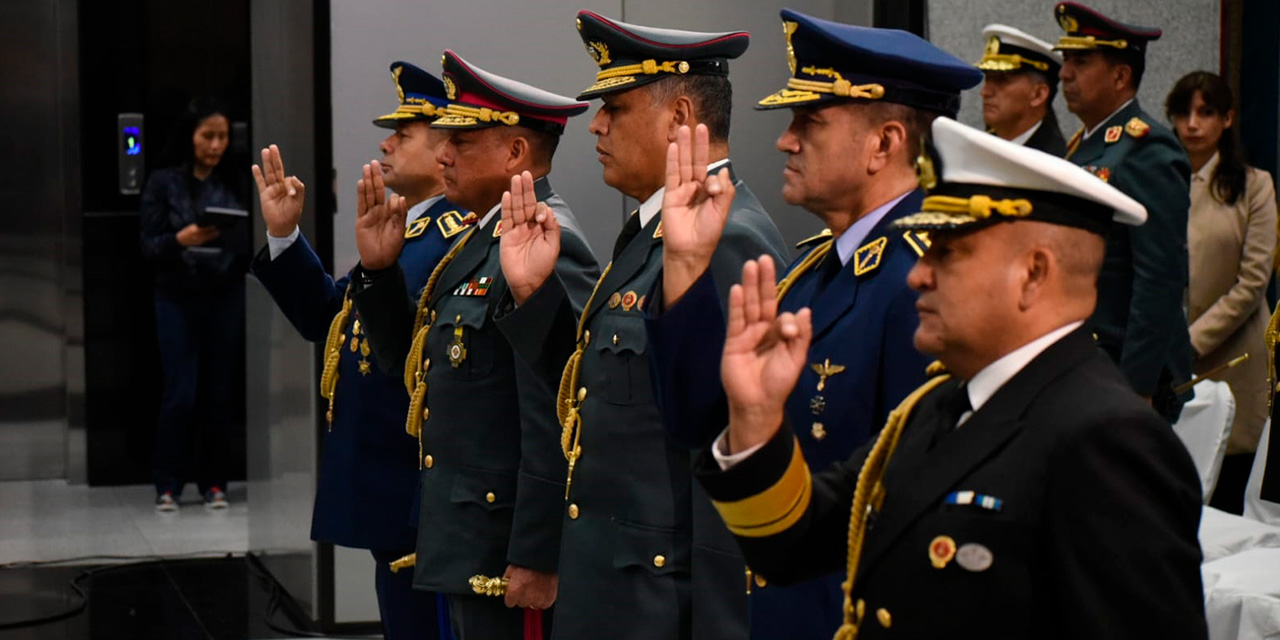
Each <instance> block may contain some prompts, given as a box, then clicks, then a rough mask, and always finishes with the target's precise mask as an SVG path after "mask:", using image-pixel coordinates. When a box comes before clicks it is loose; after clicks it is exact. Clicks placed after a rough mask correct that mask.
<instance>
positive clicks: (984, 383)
mask: <svg viewBox="0 0 1280 640" xmlns="http://www.w3.org/2000/svg"><path fill="white" fill-rule="evenodd" d="M1083 324H1084V322H1083V321H1081V320H1077V321H1075V322H1072V323H1070V324H1067V325H1065V326H1062V327H1058V328H1057V329H1054V330H1053V331H1050V332H1049V333H1046V334H1044V335H1042V336H1040V337H1039V338H1036V339H1035V340H1032V341H1031V342H1028V343H1026V344H1024V345H1022V346H1021V347H1018V348H1017V349H1014V350H1013V351H1010V352H1009V353H1006V354H1004V355H1003V356H1001V357H1000V359H999V360H996V361H995V362H992V363H991V364H989V365H987V366H985V367H983V368H982V370H981V371H979V372H978V373H977V374H975V375H974V376H973V379H972V380H970V381H969V382H968V384H966V385H965V390H966V391H967V392H968V393H969V406H971V407H973V409H972V410H971V411H966V412H964V413H963V414H961V415H960V419H959V420H958V421H957V422H956V428H959V427H960V425H963V424H964V423H965V422H967V421H968V420H969V418H970V417H971V416H973V413H974V412H975V411H977V410H979V409H981V408H982V405H984V404H986V403H987V401H988V400H990V399H991V396H994V395H995V394H996V392H997V391H999V390H1000V387H1003V386H1004V385H1005V383H1007V382H1009V380H1011V379H1012V378H1013V376H1015V375H1017V374H1018V372H1019V371H1022V370H1023V368H1025V367H1026V366H1027V365H1028V364H1030V363H1031V361H1032V360H1035V359H1036V356H1038V355H1040V354H1041V353H1043V352H1044V350H1045V349H1048V348H1049V346H1050V345H1052V344H1053V343H1055V342H1057V341H1059V340H1061V339H1062V338H1063V337H1064V336H1066V335H1067V334H1068V333H1071V332H1072V331H1075V330H1076V329H1077V328H1079V327H1080V326H1081V325H1083ZM728 436H729V430H728V429H725V430H724V431H723V432H722V433H721V434H720V437H718V438H716V441H715V444H714V445H712V447H711V455H712V457H714V458H715V459H716V464H718V465H720V470H721V471H724V470H727V469H729V468H730V467H732V466H733V465H735V464H738V463H739V462H742V461H743V460H746V459H747V458H748V457H750V456H751V454H753V453H755V452H756V451H758V450H760V447H763V446H764V445H765V443H763V442H761V443H760V444H757V445H756V446H754V447H750V448H748V449H746V450H745V451H740V452H738V453H734V454H730V453H727V451H728V450H729V446H728Z"/></svg>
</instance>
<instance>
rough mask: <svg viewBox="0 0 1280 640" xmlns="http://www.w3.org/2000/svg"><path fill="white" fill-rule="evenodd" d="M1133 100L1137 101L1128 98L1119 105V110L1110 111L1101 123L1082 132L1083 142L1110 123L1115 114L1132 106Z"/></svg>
mask: <svg viewBox="0 0 1280 640" xmlns="http://www.w3.org/2000/svg"><path fill="white" fill-rule="evenodd" d="M1134 100H1137V98H1129V99H1128V100H1126V101H1125V103H1124V104H1122V105H1120V108H1119V109H1116V110H1115V111H1112V112H1111V115H1109V116H1107V117H1105V118H1103V119H1102V122H1099V123H1098V124H1096V125H1094V127H1093V128H1092V129H1088V130H1086V131H1085V132H1084V139H1085V140H1088V139H1089V136H1091V135H1093V134H1095V133H1097V132H1098V129H1101V128H1102V127H1103V126H1105V125H1106V124H1107V123H1108V122H1111V119H1112V118H1114V117H1116V114H1117V113H1120V112H1121V111H1124V110H1125V109H1127V108H1129V105H1131V104H1133V101H1134Z"/></svg>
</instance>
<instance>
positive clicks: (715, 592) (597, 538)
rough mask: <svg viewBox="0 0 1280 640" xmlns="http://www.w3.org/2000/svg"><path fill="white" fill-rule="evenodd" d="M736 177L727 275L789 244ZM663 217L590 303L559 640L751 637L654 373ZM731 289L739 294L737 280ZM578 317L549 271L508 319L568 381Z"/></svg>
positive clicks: (637, 237) (738, 584)
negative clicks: (649, 342) (661, 410)
mask: <svg viewBox="0 0 1280 640" xmlns="http://www.w3.org/2000/svg"><path fill="white" fill-rule="evenodd" d="M734 184H735V187H736V189H737V192H736V195H735V196H734V200H733V205H732V210H731V211H730V214H729V222H728V224H727V225H726V227H725V231H724V234H723V236H722V237H721V240H720V245H719V246H718V247H717V249H716V253H715V255H714V257H713V258H712V264H711V269H712V270H713V271H714V272H715V273H716V274H717V282H723V283H729V282H735V281H736V280H737V279H738V277H740V274H741V271H742V264H743V263H744V262H745V261H747V260H749V259H752V258H755V257H758V256H760V255H761V254H762V253H767V254H769V255H772V256H773V257H774V259H775V260H777V259H780V258H781V255H782V252H783V251H784V249H783V247H784V244H783V240H782V237H781V235H780V234H779V233H778V231H777V229H776V228H775V227H774V225H773V222H772V221H771V220H770V219H769V216H768V214H767V213H766V212H765V211H764V208H763V207H762V206H761V205H760V203H759V201H758V200H756V197H755V196H754V195H753V194H752V193H751V190H750V189H748V188H747V185H746V184H744V183H743V182H742V181H740V180H737V179H736V178H735V179H734ZM661 228H662V215H661V213H660V212H659V213H658V214H657V215H655V216H654V218H653V219H652V220H650V221H649V224H647V225H645V226H644V227H643V228H640V225H639V215H638V214H633V215H632V217H631V219H630V220H629V221H628V224H627V225H626V226H625V227H624V229H623V233H622V235H621V236H620V237H619V239H618V244H617V248H616V252H617V253H616V256H615V258H614V260H613V262H612V263H611V264H610V266H609V267H608V268H607V269H606V273H605V275H604V276H603V278H602V279H601V280H600V282H599V284H598V286H597V288H596V292H595V294H594V296H593V297H592V299H591V302H590V304H589V306H588V308H587V309H585V310H584V311H583V313H584V314H585V316H586V320H585V330H584V333H583V340H582V347H583V350H582V355H581V373H580V377H579V378H578V385H576V388H575V389H572V392H573V394H574V395H575V397H582V398H583V400H582V402H581V406H580V407H579V411H580V414H579V415H580V416H581V426H580V427H579V431H580V434H581V435H580V438H581V439H580V441H579V444H580V446H581V452H582V453H581V458H580V459H578V460H577V462H576V464H575V466H574V470H573V474H572V476H571V478H570V487H569V488H568V491H567V492H565V491H563V490H562V493H561V496H560V497H561V498H562V499H563V498H565V497H566V496H567V501H568V505H567V508H564V509H562V511H561V513H563V515H564V518H565V519H564V529H563V533H562V536H561V551H560V595H559V599H558V600H557V603H556V604H557V609H558V611H560V612H562V613H560V614H558V615H557V617H556V620H555V625H554V627H553V631H552V637H553V638H555V639H557V640H567V639H575V640H576V639H587V638H614V639H642V638H643V639H649V638H651V639H653V640H668V639H678V638H698V639H699V640H703V639H707V640H710V639H715V638H723V639H725V640H730V639H733V640H741V639H742V638H745V637H746V635H747V631H746V625H747V612H746V607H747V599H746V583H745V578H744V576H745V569H746V568H745V566H744V564H743V560H742V556H741V554H740V553H739V552H738V550H737V548H736V547H735V545H734V544H733V540H732V537H731V536H730V535H729V533H728V531H727V530H726V529H725V527H724V524H723V523H722V522H721V521H720V518H719V516H717V515H716V513H715V510H714V509H712V507H711V503H710V501H709V500H708V499H707V497H706V496H705V495H703V493H702V491H701V490H700V489H699V487H698V486H697V483H695V482H694V481H693V474H692V458H691V454H690V452H689V450H688V449H686V448H684V447H682V446H680V445H678V444H676V443H672V442H669V441H668V440H667V437H666V432H665V431H664V429H663V428H662V423H661V419H660V417H659V415H658V410H657V406H656V405H655V403H654V399H653V390H652V387H651V384H650V381H649V361H648V359H647V356H646V354H645V350H646V338H645V330H644V314H643V312H642V311H641V306H642V305H643V304H644V303H645V302H646V300H645V299H644V297H645V294H646V292H648V291H650V290H651V289H653V288H654V284H655V283H656V282H659V281H660V278H661V273H662V271H661V270H662V233H661ZM628 235H630V237H628ZM732 274H739V275H738V276H737V277H735V276H734V275H732ZM660 289H661V288H660V287H658V290H660ZM721 289H722V290H721V295H722V296H727V294H728V287H727V286H726V287H721ZM654 295H658V294H657V293H655V294H654ZM575 318H576V315H575V314H574V313H573V310H571V309H570V308H569V305H568V301H567V300H566V298H565V293H564V287H563V286H562V284H561V282H559V281H556V280H549V281H548V282H547V283H546V284H544V285H543V286H542V287H541V288H540V289H539V290H538V291H537V292H535V293H534V295H533V296H532V297H530V298H529V299H528V300H526V301H525V302H524V304H522V305H520V306H519V307H518V308H514V309H510V310H509V312H507V313H506V314H505V315H503V316H501V317H500V318H499V320H498V322H499V325H500V326H502V328H503V331H504V332H506V333H507V335H508V336H510V338H511V341H512V344H513V345H514V346H515V348H516V350H517V352H518V353H519V355H520V358H521V359H523V360H525V361H527V362H529V363H530V364H531V365H532V366H533V368H534V369H535V370H537V371H538V372H539V373H540V375H541V376H542V377H543V379H555V380H560V379H561V374H562V372H563V370H564V368H565V363H566V362H567V361H568V360H569V358H570V355H571V354H573V353H574V351H575V347H576V345H577V342H578V341H577V340H576V339H575V332H574V323H573V322H572V320H573V319H575ZM706 383H707V384H719V381H718V380H708V381H707V382H706ZM580 389H585V394H583V393H582V392H580V391H579V390H580ZM557 455H561V461H562V462H563V460H564V457H563V456H562V454H561V453H560V452H559V451H557Z"/></svg>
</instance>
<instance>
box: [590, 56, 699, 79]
mask: <svg viewBox="0 0 1280 640" xmlns="http://www.w3.org/2000/svg"><path fill="white" fill-rule="evenodd" d="M659 73H675V74H680V75H684V74H686V73H689V63H688V62H685V61H684V60H667V61H665V62H658V61H657V60H645V61H644V62H641V63H640V64H629V65H626V66H622V67H613V68H612V69H605V70H603V71H601V72H600V73H597V74H596V82H600V81H602V80H609V79H611V78H620V77H622V76H640V75H645V76H652V75H655V74H659Z"/></svg>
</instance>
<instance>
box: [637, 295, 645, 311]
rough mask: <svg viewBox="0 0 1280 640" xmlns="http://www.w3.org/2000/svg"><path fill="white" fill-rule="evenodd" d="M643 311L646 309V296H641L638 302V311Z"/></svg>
mask: <svg viewBox="0 0 1280 640" xmlns="http://www.w3.org/2000/svg"><path fill="white" fill-rule="evenodd" d="M643 309H644V296H640V299H639V300H637V301H636V311H640V310H643Z"/></svg>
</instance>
